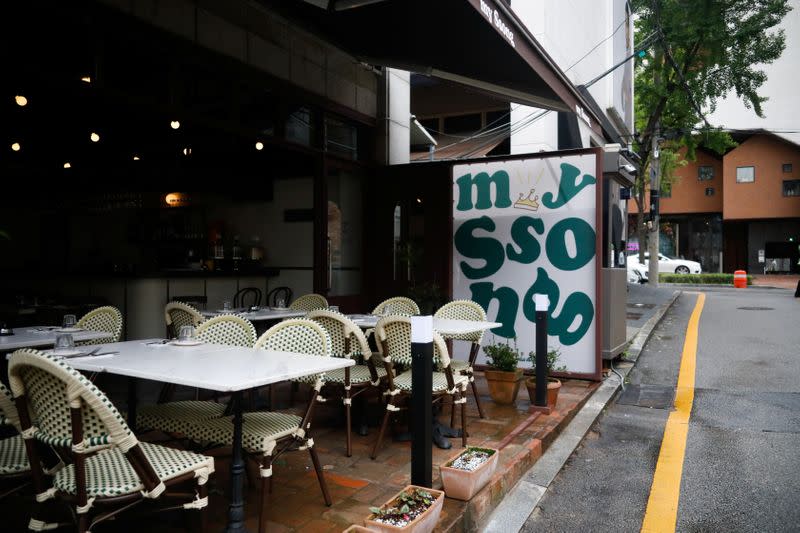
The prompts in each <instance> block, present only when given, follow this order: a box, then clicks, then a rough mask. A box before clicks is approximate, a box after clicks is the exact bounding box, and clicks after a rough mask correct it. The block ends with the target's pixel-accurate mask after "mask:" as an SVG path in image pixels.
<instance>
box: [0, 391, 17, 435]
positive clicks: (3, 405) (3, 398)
mask: <svg viewBox="0 0 800 533" xmlns="http://www.w3.org/2000/svg"><path fill="white" fill-rule="evenodd" d="M0 426H14V427H15V428H17V431H22V430H21V429H20V427H19V414H18V413H17V407H16V406H15V405H14V397H13V396H12V395H11V391H10V390H8V387H6V386H5V385H3V383H2V382H0Z"/></svg>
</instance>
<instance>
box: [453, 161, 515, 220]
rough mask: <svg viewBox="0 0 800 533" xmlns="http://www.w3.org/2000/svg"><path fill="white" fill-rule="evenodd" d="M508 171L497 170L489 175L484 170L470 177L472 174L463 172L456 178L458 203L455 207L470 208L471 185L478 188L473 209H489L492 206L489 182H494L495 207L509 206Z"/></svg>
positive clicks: (463, 209) (458, 208) (460, 209)
mask: <svg viewBox="0 0 800 533" xmlns="http://www.w3.org/2000/svg"><path fill="white" fill-rule="evenodd" d="M508 182H509V178H508V172H506V171H505V170H498V171H497V172H495V173H494V174H492V175H491V176H489V174H488V173H486V172H479V173H478V174H475V177H474V178H473V177H472V174H464V175H463V176H461V177H460V178H458V179H457V180H456V183H457V184H458V204H457V205H456V209H457V210H459V211H469V210H470V209H472V186H473V185H474V186H475V188H476V189H477V190H478V200H477V201H476V202H475V209H489V208H490V207H492V200H491V187H490V186H491V184H492V183H494V190H495V201H494V206H495V207H511V192H510V191H509V185H508Z"/></svg>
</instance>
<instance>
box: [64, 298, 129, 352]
mask: <svg viewBox="0 0 800 533" xmlns="http://www.w3.org/2000/svg"><path fill="white" fill-rule="evenodd" d="M75 326H76V327H79V328H83V329H88V330H90V331H104V332H106V333H110V334H111V338H106V339H94V340H90V341H82V342H76V343H75V344H80V345H87V344H106V343H108V342H119V339H120V337H121V336H122V313H120V312H119V309H117V308H116V307H112V306H110V305H106V306H103V307H98V308H97V309H92V310H91V311H89V312H88V313H86V314H85V315H83V316H82V317H81V319H80V320H78V323H77V324H75Z"/></svg>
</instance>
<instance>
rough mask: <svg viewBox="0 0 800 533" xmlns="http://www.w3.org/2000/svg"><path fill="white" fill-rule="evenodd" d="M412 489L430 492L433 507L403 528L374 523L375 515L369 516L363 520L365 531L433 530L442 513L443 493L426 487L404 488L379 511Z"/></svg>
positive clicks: (417, 531) (428, 531) (416, 531)
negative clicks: (432, 498)
mask: <svg viewBox="0 0 800 533" xmlns="http://www.w3.org/2000/svg"><path fill="white" fill-rule="evenodd" d="M413 489H423V490H426V491H428V492H430V493H431V496H433V497H434V498H435V500H434V501H433V505H431V506H430V507H428V508H427V509H426V510H425V512H424V513H422V514H421V515H419V516H418V517H416V518H415V519H414V520H413V521H411V522H410V523H409V524H407V525H406V526H405V527H397V526H393V525H391V524H383V523H381V522H376V521H374V520H373V518H374V517H375V515H373V514H371V515H369V516H368V517H367V518H366V519H365V520H364V525H365V526H366V527H367V529H370V530H372V531H382V532H384V533H395V532H400V531H402V532H414V533H430V532H431V531H433V528H435V527H436V523H437V522H438V521H439V515H440V514H441V512H442V505H443V504H444V491H441V490H434V489H429V488H427V487H418V486H416V485H406V486H405V488H403V490H401V491H400V492H398V493H397V494H396V495H395V496H394V497H393V498H392V499H391V500H389V501H387V502H386V503H384V504H383V505H381V509H383V508H385V507H389V506H391V505H392V504H393V502H394V501H395V500H397V498H399V497H400V495H401V494H403V493H404V492H406V491H409V490H413Z"/></svg>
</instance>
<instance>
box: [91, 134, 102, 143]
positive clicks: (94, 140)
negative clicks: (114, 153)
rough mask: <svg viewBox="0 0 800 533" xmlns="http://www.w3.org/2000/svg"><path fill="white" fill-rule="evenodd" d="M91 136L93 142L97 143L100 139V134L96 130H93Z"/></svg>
mask: <svg viewBox="0 0 800 533" xmlns="http://www.w3.org/2000/svg"><path fill="white" fill-rule="evenodd" d="M89 138H90V139H91V140H92V142H93V143H96V142H97V141H99V140H100V135H98V134H97V133H95V132H92V134H91V135H89Z"/></svg>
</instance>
